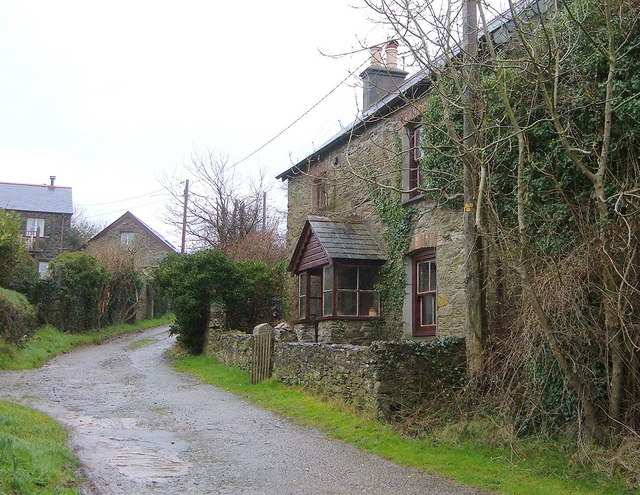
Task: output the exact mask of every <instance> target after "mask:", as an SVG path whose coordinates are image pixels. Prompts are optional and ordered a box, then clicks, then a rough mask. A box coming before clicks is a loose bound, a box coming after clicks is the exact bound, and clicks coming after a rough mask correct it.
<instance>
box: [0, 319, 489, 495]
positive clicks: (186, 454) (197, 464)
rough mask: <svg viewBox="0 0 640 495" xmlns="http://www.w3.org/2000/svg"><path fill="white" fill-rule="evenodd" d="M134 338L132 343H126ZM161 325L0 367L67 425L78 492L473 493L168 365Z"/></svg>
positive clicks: (24, 399) (4, 383)
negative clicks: (22, 366)
mask: <svg viewBox="0 0 640 495" xmlns="http://www.w3.org/2000/svg"><path fill="white" fill-rule="evenodd" d="M136 341H138V342H139V344H134V345H132V344H133V343H134V342H136ZM173 341H174V340H173V338H171V337H169V335H168V327H166V326H165V327H160V328H156V329H152V330H148V331H146V332H144V333H139V334H136V335H130V336H126V337H122V338H118V339H115V340H113V341H111V342H109V343H106V344H103V345H101V346H92V347H84V348H81V349H77V350H75V351H73V352H70V353H68V354H64V355H62V356H59V357H57V358H56V359H54V360H52V361H51V362H49V363H48V364H46V365H44V366H43V367H42V368H39V369H37V370H32V371H6V372H0V398H3V399H6V400H11V401H14V402H18V403H21V404H24V405H27V406H30V407H34V408H36V409H39V410H41V411H43V412H46V413H47V414H50V415H51V416H53V417H54V418H56V419H57V420H58V421H60V422H62V423H63V424H65V425H67V426H68V427H69V428H70V430H71V442H72V447H73V448H74V450H75V451H76V452H77V455H78V457H79V458H80V460H81V461H82V462H83V464H84V465H85V467H86V476H87V478H88V480H89V481H88V483H87V484H86V486H85V487H84V491H85V493H87V494H104V495H120V494H136V495H145V494H177V493H185V494H186V493H188V494H194V495H199V494H242V495H249V494H251V495H280V494H283V495H284V494H296V495H298V494H327V495H329V494H333V495H338V494H340V495H343V494H344V495H347V494H348V495H358V494H376V495H378V494H380V495H384V494H394V495H395V494H407V495H411V494H421V495H426V494H443V495H444V494H447V495H472V494H480V493H482V492H479V491H477V490H473V489H470V488H467V487H464V486H461V485H458V484H456V483H453V482H451V481H448V480H446V479H443V478H440V477H437V476H431V475H429V474H426V473H424V472H421V471H418V470H414V469H411V468H405V467H400V466H397V465H395V464H393V463H391V462H389V461H386V460H384V459H380V458H378V457H375V456H372V455H369V454H365V453H362V452H360V451H358V450H357V449H355V448H354V447H353V446H350V445H347V444H344V443H342V442H340V441H337V440H333V439H329V438H327V437H325V436H324V435H322V434H321V433H319V432H318V431H316V430H313V429H309V428H305V427H301V426H297V425H293V424H292V423H290V422H289V421H287V420H286V419H283V418H281V417H279V416H277V415H275V414H273V413H271V412H268V411H265V410H263V409H260V408H258V407H256V406H254V405H252V404H248V403H246V402H244V401H242V400H240V399H238V398H236V397H235V396H233V395H230V394H228V393H226V392H224V391H222V390H220V389H218V388H216V387H212V386H210V385H204V384H202V383H201V382H200V381H199V380H197V379H195V378H193V377H191V376H189V375H186V374H180V373H178V372H176V371H174V370H173V369H172V367H171V366H170V363H169V362H168V361H167V360H166V359H165V358H164V357H163V356H164V352H165V351H166V350H167V349H168V348H169V347H170V346H171V345H172V344H173Z"/></svg>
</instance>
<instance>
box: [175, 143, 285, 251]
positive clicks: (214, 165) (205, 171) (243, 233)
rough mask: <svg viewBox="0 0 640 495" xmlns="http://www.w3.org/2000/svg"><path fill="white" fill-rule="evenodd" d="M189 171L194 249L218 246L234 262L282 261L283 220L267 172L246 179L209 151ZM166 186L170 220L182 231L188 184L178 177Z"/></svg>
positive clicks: (189, 215) (188, 226) (189, 227)
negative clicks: (271, 196)
mask: <svg viewBox="0 0 640 495" xmlns="http://www.w3.org/2000/svg"><path fill="white" fill-rule="evenodd" d="M186 172H187V174H188V175H189V176H190V177H191V180H190V187H189V193H188V199H186V223H185V229H186V234H187V238H188V239H189V244H190V249H191V250H198V249H206V248H215V249H219V250H221V251H223V252H224V253H225V254H227V256H229V257H230V258H232V259H235V260H245V259H258V260H261V261H265V262H275V261H279V260H281V259H283V257H284V244H283V239H282V235H281V233H280V230H279V227H280V220H281V218H280V215H279V213H278V212H277V211H276V210H275V208H270V207H269V203H268V199H269V198H268V192H269V191H268V188H267V187H266V185H265V181H264V176H263V175H262V174H261V175H260V176H259V177H258V178H257V179H254V180H246V179H244V178H243V177H240V176H239V175H238V174H237V173H236V169H235V168H234V167H233V166H231V165H230V164H229V161H228V158H227V157H225V156H223V155H217V154H215V153H214V152H213V151H210V150H208V151H207V152H206V153H198V152H194V153H193V155H192V157H191V164H190V165H189V166H187V167H186ZM164 182H165V183H164V187H165V188H166V189H167V191H169V193H170V194H171V195H172V197H173V198H174V201H173V202H171V203H170V205H169V206H168V209H167V220H168V221H169V222H170V223H172V224H173V225H175V226H176V227H177V228H179V229H182V228H183V214H184V207H185V195H184V193H183V189H184V183H182V182H181V181H179V180H178V179H176V178H172V179H165V181H164Z"/></svg>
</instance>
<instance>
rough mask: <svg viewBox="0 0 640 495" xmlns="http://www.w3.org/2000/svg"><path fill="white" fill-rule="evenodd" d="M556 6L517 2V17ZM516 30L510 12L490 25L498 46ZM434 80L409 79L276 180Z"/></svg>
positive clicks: (536, 0) (538, 0)
mask: <svg viewBox="0 0 640 495" xmlns="http://www.w3.org/2000/svg"><path fill="white" fill-rule="evenodd" d="M554 4H555V2H554V1H553V0H520V1H516V2H515V4H514V11H515V14H516V16H521V15H523V16H526V15H527V14H526V12H527V9H531V11H532V13H534V14H535V15H540V14H541V13H544V12H547V11H548V10H549V9H551V8H552V7H553V5H554ZM514 27H515V20H514V15H513V12H512V11H511V10H510V9H507V10H506V11H505V12H503V13H501V14H498V15H497V16H496V17H495V18H494V19H491V20H490V21H489V22H488V23H487V28H488V29H487V30H488V32H489V33H491V35H492V36H493V39H494V41H495V42H496V43H504V42H506V41H507V40H508V39H509V37H510V33H511V32H512V31H513V29H514ZM483 36H484V29H480V30H479V32H478V38H479V39H482V37H483ZM460 51H461V48H460V47H459V46H457V47H454V48H453V50H452V53H451V54H450V56H451V57H456V56H458V55H459V54H460ZM446 61H447V58H445V57H440V59H439V60H436V61H435V64H436V65H439V64H445V63H446ZM432 77H433V75H432V74H431V71H430V70H429V69H428V68H425V69H421V70H419V71H418V72H417V73H415V74H413V75H412V76H409V78H408V79H407V80H406V81H405V82H404V83H403V84H402V85H401V86H400V87H399V88H398V90H397V91H393V92H391V93H389V94H388V95H386V96H385V97H384V98H382V99H381V100H380V101H379V102H377V103H376V104H374V105H372V106H371V107H370V108H368V109H366V110H364V111H363V113H362V115H360V116H358V117H357V118H356V119H355V120H354V121H353V122H352V123H351V124H349V125H347V126H346V127H345V128H343V129H341V130H340V131H339V132H338V133H337V134H336V135H334V136H333V137H332V138H330V139H329V140H328V141H327V142H325V143H324V144H322V145H321V146H320V147H319V148H317V150H316V151H314V152H313V153H311V154H310V155H308V156H307V157H306V158H304V159H303V160H300V161H299V162H298V163H297V164H296V165H294V166H293V167H290V168H288V169H287V170H285V171H284V172H282V173H280V174H278V175H277V176H276V179H281V180H283V181H285V180H287V179H289V178H290V177H294V176H296V175H298V174H300V173H303V172H304V171H306V170H308V169H309V168H310V167H311V164H312V163H314V162H317V161H319V160H320V157H322V156H323V155H324V154H325V153H328V152H329V151H331V150H332V149H335V148H336V147H338V146H340V145H342V144H343V143H345V142H347V141H348V140H350V139H351V138H352V137H353V136H354V135H357V134H358V133H359V132H363V131H364V130H365V129H366V126H367V124H370V123H373V124H375V123H377V122H379V121H380V119H381V118H384V117H385V116H387V115H389V114H390V113H392V112H393V111H394V110H396V109H398V108H401V107H404V106H406V105H408V104H412V100H413V99H414V98H417V97H420V96H421V95H423V94H424V93H426V91H427V90H428V89H429V88H430V86H431V78H432Z"/></svg>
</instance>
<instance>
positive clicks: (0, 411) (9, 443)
mask: <svg viewBox="0 0 640 495" xmlns="http://www.w3.org/2000/svg"><path fill="white" fill-rule="evenodd" d="M78 466H79V462H78V460H77V459H76V458H75V456H74V455H73V453H72V452H71V450H69V448H68V447H67V433H66V431H65V430H64V428H63V427H62V426H60V425H59V424H58V423H56V422H55V421H54V420H53V419H51V418H49V417H48V416H46V415H45V414H42V413H39V412H37V411H34V410H32V409H28V408H26V407H23V406H19V405H17V404H12V403H10V402H5V401H0V493H1V494H7V495H14V494H15V495H31V494H38V495H49V494H50V495H54V494H55V495H77V494H79V493H80V492H79V490H78V489H77V487H78V485H79V484H80V481H81V480H79V479H78V477H77V476H76V474H75V470H76V468H77V467H78Z"/></svg>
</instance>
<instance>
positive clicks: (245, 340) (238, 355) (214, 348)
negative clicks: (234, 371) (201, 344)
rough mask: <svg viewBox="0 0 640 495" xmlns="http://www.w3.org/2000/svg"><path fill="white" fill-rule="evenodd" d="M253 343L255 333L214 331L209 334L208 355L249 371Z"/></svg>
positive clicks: (228, 364)
mask: <svg viewBox="0 0 640 495" xmlns="http://www.w3.org/2000/svg"><path fill="white" fill-rule="evenodd" d="M252 343H253V335H251V334H248V333H240V332H217V331H213V332H211V333H210V334H209V342H208V343H207V355H208V356H211V357H214V358H216V359H217V360H218V361H220V362H221V363H224V364H226V365H227V366H233V367H235V368H240V369H242V370H245V371H249V369H250V367H251V345H252Z"/></svg>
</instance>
